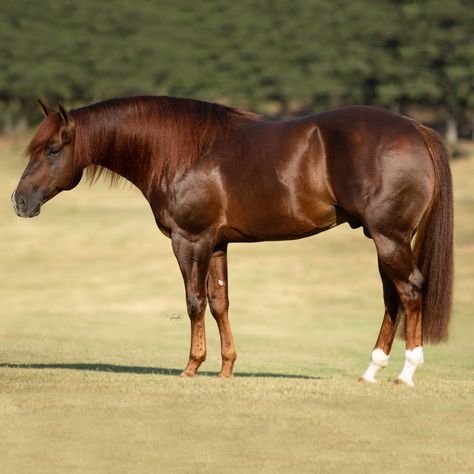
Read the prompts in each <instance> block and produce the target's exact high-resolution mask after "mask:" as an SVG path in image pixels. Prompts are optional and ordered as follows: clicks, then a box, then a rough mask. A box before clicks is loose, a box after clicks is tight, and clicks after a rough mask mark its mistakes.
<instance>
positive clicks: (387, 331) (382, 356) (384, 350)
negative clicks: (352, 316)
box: [359, 259, 401, 383]
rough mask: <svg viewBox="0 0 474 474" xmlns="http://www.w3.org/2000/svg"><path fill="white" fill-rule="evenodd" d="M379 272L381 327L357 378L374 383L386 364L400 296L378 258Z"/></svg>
mask: <svg viewBox="0 0 474 474" xmlns="http://www.w3.org/2000/svg"><path fill="white" fill-rule="evenodd" d="M379 272H380V277H381V279H382V284H383V298H384V302H385V314H384V317H383V322H382V327H381V328H380V332H379V336H378V338H377V342H376V343H375V347H374V349H373V351H372V354H371V358H370V362H369V366H368V367H367V370H366V371H365V372H364V374H363V375H362V377H361V378H360V379H359V380H360V381H361V382H370V383H375V382H376V379H375V376H376V374H377V372H378V371H379V370H380V369H382V368H384V367H386V366H387V364H388V359H389V354H390V350H391V349H392V344H393V340H394V339H395V333H396V330H397V325H398V319H399V314H400V313H399V312H400V310H401V308H400V298H399V296H398V293H397V289H396V288H395V285H394V284H393V283H392V281H391V280H390V278H389V277H388V276H387V274H386V273H385V271H384V269H383V268H382V265H381V263H380V259H379Z"/></svg>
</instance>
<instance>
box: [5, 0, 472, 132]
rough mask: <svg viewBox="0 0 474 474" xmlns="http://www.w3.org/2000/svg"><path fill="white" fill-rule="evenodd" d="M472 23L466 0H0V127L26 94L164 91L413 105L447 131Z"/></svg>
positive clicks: (466, 80)
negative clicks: (436, 115) (427, 109)
mask: <svg viewBox="0 0 474 474" xmlns="http://www.w3.org/2000/svg"><path fill="white" fill-rule="evenodd" d="M473 28H474V5H473V4H472V0H418V1H416V0H352V1H349V0H331V1H327V0H274V1H270V0H240V1H238V2H236V1H231V0H201V1H199V2H190V1H188V0H160V1H150V0H135V1H133V2H131V1H130V0H109V1H107V2H105V1H103V2H100V1H97V0H81V1H80V2H78V1H75V0H74V1H73V0H42V1H38V0H3V1H2V2H1V3H0V123H3V125H4V126H5V124H7V123H12V122H15V121H17V120H19V119H20V118H21V117H25V116H26V117H27V118H28V119H29V120H35V117H37V107H36V98H37V97H43V98H46V99H48V100H50V101H54V100H57V99H60V100H62V101H64V102H65V103H66V104H67V105H68V106H76V105H79V104H83V103H88V102H91V101H95V100H101V99H105V98H108V97H115V96H123V95H132V94H133V95H137V94H158V95H159V94H168V95H178V96H192V97H199V98H202V99H207V100H220V101H224V102H228V103H232V104H238V105H242V106H244V107H250V108H252V109H253V110H256V111H259V112H263V113H267V114H274V115H281V116H289V115H292V114H296V113H303V112H306V111H308V112H309V111H317V110H322V109H325V108H328V107H334V106H338V105H342V104H349V103H368V104H379V105H382V106H386V107H392V108H398V109H402V110H403V108H404V107H405V106H406V105H407V104H411V103H419V104H423V105H425V106H426V105H428V106H436V107H438V108H441V109H442V110H444V111H445V114H446V117H447V120H448V123H450V124H451V125H450V126H454V127H456V124H457V122H458V121H463V120H464V121H466V120H468V119H470V115H469V114H472V110H473V107H474V98H473V97H474V95H473V87H474V71H473V68H474V39H473V38H474V30H473ZM470 120H471V119H470ZM453 124H454V125H453Z"/></svg>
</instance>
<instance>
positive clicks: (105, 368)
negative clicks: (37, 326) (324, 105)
mask: <svg viewBox="0 0 474 474" xmlns="http://www.w3.org/2000/svg"><path fill="white" fill-rule="evenodd" d="M0 368H9V369H65V370H85V371H91V372H111V373H116V374H138V375H150V374H155V375H180V374H181V372H182V371H181V370H179V369H167V368H163V367H136V366H130V365H115V364H101V363H97V364H93V363H89V364H85V363H84V364H82V363H74V364H73V363H71V364H8V363H3V364H0ZM217 374H218V373H217V372H209V371H202V372H198V375H204V376H205V377H216V376H217ZM234 377H263V378H283V379H311V380H318V379H321V378H322V377H313V376H311V375H297V374H275V373H271V372H235V373H234Z"/></svg>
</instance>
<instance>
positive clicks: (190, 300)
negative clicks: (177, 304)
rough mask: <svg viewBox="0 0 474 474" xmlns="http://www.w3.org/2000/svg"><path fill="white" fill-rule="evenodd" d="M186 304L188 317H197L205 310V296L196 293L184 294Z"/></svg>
mask: <svg viewBox="0 0 474 474" xmlns="http://www.w3.org/2000/svg"><path fill="white" fill-rule="evenodd" d="M186 305H187V308H188V314H189V317H190V318H194V317H197V316H198V315H200V314H202V313H204V311H205V310H206V298H205V297H203V296H200V295H196V294H190V295H187V296H186Z"/></svg>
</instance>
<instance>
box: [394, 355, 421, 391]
mask: <svg viewBox="0 0 474 474" xmlns="http://www.w3.org/2000/svg"><path fill="white" fill-rule="evenodd" d="M422 364H423V347H421V346H417V347H415V348H414V349H412V350H411V351H410V350H408V349H407V350H406V351H405V365H404V366H403V369H402V371H401V372H400V375H399V376H398V377H397V380H399V381H401V382H404V383H406V384H407V385H409V386H410V387H414V386H415V384H414V383H413V375H415V372H416V369H417V368H418V367H419V366H420V365H422Z"/></svg>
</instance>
